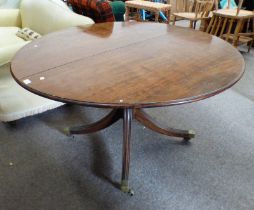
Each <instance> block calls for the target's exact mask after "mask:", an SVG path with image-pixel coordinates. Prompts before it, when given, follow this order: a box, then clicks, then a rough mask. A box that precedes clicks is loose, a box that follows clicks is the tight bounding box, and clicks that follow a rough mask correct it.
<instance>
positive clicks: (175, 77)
mask: <svg viewBox="0 0 254 210" xmlns="http://www.w3.org/2000/svg"><path fill="white" fill-rule="evenodd" d="M244 65H245V64H244V60H243V57H242V56H241V54H240V53H239V52H238V51H237V50H235V49H234V48H233V47H232V46H231V45H229V44H227V43H226V42H224V41H223V40H221V39H219V38H217V37H214V36H211V35H209V34H206V33H203V32H200V31H195V30H191V29H186V28H181V27H176V26H169V25H166V24H158V23H136V22H123V23H102V24H94V25H91V26H88V27H74V28H69V29H66V30H63V31H59V32H56V33H52V34H49V35H47V36H45V37H43V38H41V39H39V40H36V41H34V42H32V43H30V44H28V45H26V46H25V47H24V48H22V49H21V50H20V51H19V52H18V53H17V54H16V56H15V58H14V59H13V60H12V63H11V72H12V75H13V77H14V78H15V80H16V81H17V82H18V83H19V84H20V85H21V86H23V87H24V88H25V89H27V90H29V91H31V92H33V93H35V94H38V95H41V96H44V97H46V98H49V99H53V100H58V101H62V102H66V103H74V104H80V105H84V106H94V107H102V108H112V109H113V111H112V112H110V113H109V114H108V115H107V116H106V117H104V118H103V119H102V120H100V121H98V122H96V123H93V124H91V125H86V126H80V127H73V128H70V129H69V130H68V133H69V134H86V133H91V132H96V131H99V130H101V129H104V128H106V127H108V126H110V125H111V124H113V123H114V122H116V121H117V120H119V119H123V168H122V182H121V190H122V191H124V192H132V191H131V190H130V188H129V183H128V177H129V164H130V138H131V122H132V119H133V118H134V119H136V120H137V121H139V122H140V123H142V124H144V125H145V126H146V127H147V128H150V129H152V130H154V131H156V132H158V133H161V134H164V135H168V136H174V137H180V138H183V139H185V140H189V139H191V138H193V137H194V132H193V131H190V130H187V131H185V130H178V129H172V128H167V129H166V128H163V127H161V126H159V125H158V124H157V123H155V122H154V120H152V119H151V118H150V117H149V116H148V115H147V114H146V113H145V112H144V110H142V108H148V107H160V106H172V105H180V104H184V103H190V102H195V101H198V100H202V99H205V98H208V97H211V96H213V95H216V94H218V93H220V92H222V91H224V90H226V89H227V88H229V87H231V86H232V85H234V84H235V83H236V82H237V81H238V80H239V79H240V78H241V76H242V74H243V72H244Z"/></svg>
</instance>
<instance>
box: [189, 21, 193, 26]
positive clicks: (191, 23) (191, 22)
mask: <svg viewBox="0 0 254 210" xmlns="http://www.w3.org/2000/svg"><path fill="white" fill-rule="evenodd" d="M189 27H190V28H193V21H192V20H190V25H189Z"/></svg>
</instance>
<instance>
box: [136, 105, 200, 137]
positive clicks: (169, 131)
mask: <svg viewBox="0 0 254 210" xmlns="http://www.w3.org/2000/svg"><path fill="white" fill-rule="evenodd" d="M134 113H135V115H134V116H135V119H136V120H137V121H139V122H140V123H141V124H143V125H144V126H145V127H147V128H149V129H151V130H153V131H155V132H157V133H160V134H163V135H166V136H173V137H180V138H183V139H184V140H190V139H191V138H194V137H195V132H194V131H192V130H188V131H187V130H179V129H173V128H163V126H162V125H160V124H159V123H158V122H155V120H153V119H152V118H150V116H149V115H148V114H146V113H145V112H144V111H143V110H141V109H135V112H134Z"/></svg>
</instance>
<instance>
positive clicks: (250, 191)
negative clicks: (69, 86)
mask: <svg viewBox="0 0 254 210" xmlns="http://www.w3.org/2000/svg"><path fill="white" fill-rule="evenodd" d="M244 57H245V60H246V64H247V66H246V73H245V75H244V77H243V78H242V80H241V81H240V82H239V83H238V84H237V85H236V86H234V87H233V88H232V89H230V90H227V91H226V92H224V93H222V94H220V95H217V96H215V97H212V98H209V99H207V100H204V101H200V102H197V103H193V104H187V105H182V106H176V107H167V108H155V109H149V110H147V112H149V113H150V114H151V115H152V116H154V117H155V118H157V119H158V120H159V121H161V122H162V123H164V124H166V125H168V126H172V127H177V128H188V129H194V130H195V131H196V133H197V136H196V138H195V139H193V140H192V141H191V143H189V144H186V143H183V142H182V141H181V140H178V139H174V138H168V137H165V136H162V135H159V134H156V133H154V132H152V131H150V130H148V129H145V128H143V127H142V126H141V125H140V124H138V123H136V122H134V123H133V132H132V151H131V171H130V184H131V186H132V187H133V188H134V190H135V195H134V196H133V197H130V196H128V195H126V194H123V193H121V192H120V191H119V190H118V189H117V187H116V186H117V183H118V182H119V180H120V176H121V155H122V154H121V149H122V122H121V121H119V122H118V123H117V124H115V125H113V126H112V127H110V128H108V129H106V130H104V131H102V132H98V133H96V134H93V135H81V136H75V138H71V137H66V136H65V135H64V134H63V133H62V132H61V130H62V128H63V127H65V126H69V125H73V124H80V123H85V122H92V121H94V120H96V119H99V118H100V117H101V116H103V115H105V114H106V113H107V112H108V111H109V110H102V109H95V108H85V107H78V106H64V107H61V108H59V109H56V110H53V111H50V112H47V113H44V114H41V115H38V116H34V117H29V118H26V119H22V120H19V121H17V123H16V125H12V126H10V125H8V124H4V123H1V124H0V210H79V209H80V210H81V209H82V210H107V209H108V210H127V209H134V210H139V209H140V210H141V209H142V210H194V209H195V210H196V209H197V210H208V209H211V210H220V209H228V210H242V209H244V210H253V209H254V179H253V174H254V123H253V121H254V88H253V81H254V68H253V66H254V53H253V50H252V52H251V53H250V54H244Z"/></svg>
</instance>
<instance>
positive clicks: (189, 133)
mask: <svg viewBox="0 0 254 210" xmlns="http://www.w3.org/2000/svg"><path fill="white" fill-rule="evenodd" d="M195 135H196V134H195V131H193V130H189V131H188V136H186V137H184V138H183V140H184V141H189V140H191V139H192V138H194V137H195Z"/></svg>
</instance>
